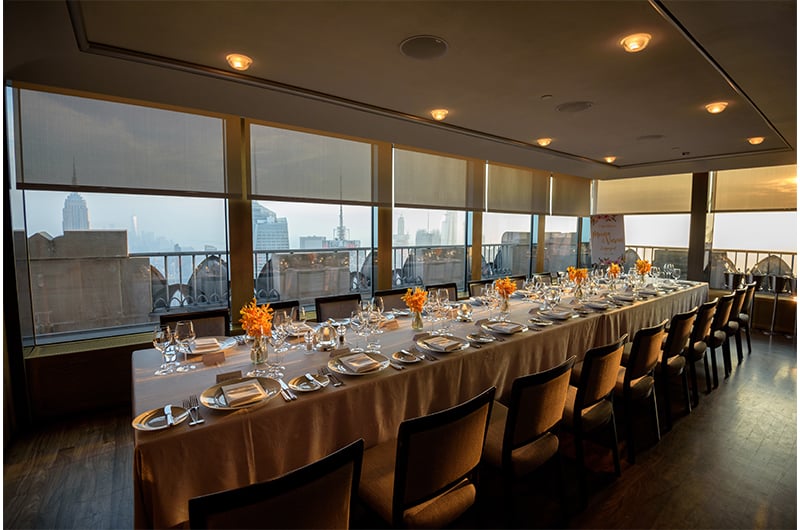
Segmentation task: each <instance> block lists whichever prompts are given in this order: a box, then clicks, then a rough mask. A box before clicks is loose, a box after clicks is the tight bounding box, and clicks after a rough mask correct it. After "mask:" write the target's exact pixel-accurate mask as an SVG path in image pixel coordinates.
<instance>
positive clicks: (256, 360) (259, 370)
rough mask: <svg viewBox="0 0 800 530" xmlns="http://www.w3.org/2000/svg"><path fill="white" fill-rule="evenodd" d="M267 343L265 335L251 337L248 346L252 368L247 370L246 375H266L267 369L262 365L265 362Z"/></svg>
mask: <svg viewBox="0 0 800 530" xmlns="http://www.w3.org/2000/svg"><path fill="white" fill-rule="evenodd" d="M267 345H268V343H267V338H266V337H263V336H261V337H253V344H252V345H251V346H250V361H251V362H252V363H253V369H252V370H250V371H249V372H247V376H248V377H266V375H267V373H268V371H267V370H266V369H265V368H264V367H265V365H266V363H267V353H268V351H267Z"/></svg>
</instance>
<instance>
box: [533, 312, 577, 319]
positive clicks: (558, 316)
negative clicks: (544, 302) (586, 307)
mask: <svg viewBox="0 0 800 530" xmlns="http://www.w3.org/2000/svg"><path fill="white" fill-rule="evenodd" d="M539 315H541V316H543V317H544V318H549V319H550V320H567V319H569V318H572V317H573V316H574V315H575V313H573V312H572V311H539Z"/></svg>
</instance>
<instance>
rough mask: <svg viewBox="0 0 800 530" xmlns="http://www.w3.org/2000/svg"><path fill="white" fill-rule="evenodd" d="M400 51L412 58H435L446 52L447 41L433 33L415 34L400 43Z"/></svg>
mask: <svg viewBox="0 0 800 530" xmlns="http://www.w3.org/2000/svg"><path fill="white" fill-rule="evenodd" d="M400 51H401V52H403V55H405V56H406V57H411V58H412V59H436V58H438V57H441V56H442V55H444V54H445V53H447V41H445V40H444V39H443V38H441V37H436V36H434V35H415V36H413V37H409V38H407V39H405V40H404V41H403V42H401V43H400Z"/></svg>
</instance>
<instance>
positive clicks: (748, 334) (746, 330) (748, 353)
mask: <svg viewBox="0 0 800 530" xmlns="http://www.w3.org/2000/svg"><path fill="white" fill-rule="evenodd" d="M744 333H745V337H747V355H750V354H751V353H753V347H752V346H751V345H750V324H749V323H748V324H747V326H745V328H744Z"/></svg>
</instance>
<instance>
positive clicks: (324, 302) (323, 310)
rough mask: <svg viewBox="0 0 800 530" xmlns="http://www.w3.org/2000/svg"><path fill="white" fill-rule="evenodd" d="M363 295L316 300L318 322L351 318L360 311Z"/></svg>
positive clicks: (336, 296)
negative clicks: (356, 311) (359, 306)
mask: <svg viewBox="0 0 800 530" xmlns="http://www.w3.org/2000/svg"><path fill="white" fill-rule="evenodd" d="M359 302H361V295H360V294H358V293H350V294H338V295H335V296H321V297H319V298H316V299H315V300H314V307H315V308H316V311H317V322H325V321H326V320H328V319H329V318H333V319H340V318H350V315H351V314H352V313H353V311H355V310H356V309H358V304H359Z"/></svg>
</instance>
